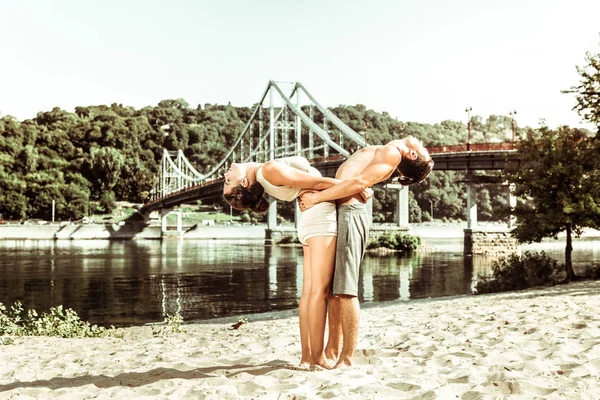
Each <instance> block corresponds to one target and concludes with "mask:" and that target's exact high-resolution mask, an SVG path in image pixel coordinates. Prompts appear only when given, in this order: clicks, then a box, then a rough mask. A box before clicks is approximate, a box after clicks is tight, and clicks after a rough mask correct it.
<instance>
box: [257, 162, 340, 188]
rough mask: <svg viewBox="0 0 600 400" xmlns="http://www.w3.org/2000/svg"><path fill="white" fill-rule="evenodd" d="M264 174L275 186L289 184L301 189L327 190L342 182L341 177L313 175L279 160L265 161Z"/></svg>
mask: <svg viewBox="0 0 600 400" xmlns="http://www.w3.org/2000/svg"><path fill="white" fill-rule="evenodd" d="M262 174H263V176H264V178H265V179H266V180H268V181H269V182H270V183H271V184H273V185H275V186H289V187H295V188H299V189H312V190H325V189H327V188H330V187H331V186H333V185H335V184H336V183H339V182H341V180H339V179H334V178H327V177H323V176H315V175H311V174H309V173H308V172H304V171H301V170H299V169H296V168H292V167H290V166H289V165H287V164H285V163H282V162H277V161H269V162H267V163H265V165H264V166H263V167H262Z"/></svg>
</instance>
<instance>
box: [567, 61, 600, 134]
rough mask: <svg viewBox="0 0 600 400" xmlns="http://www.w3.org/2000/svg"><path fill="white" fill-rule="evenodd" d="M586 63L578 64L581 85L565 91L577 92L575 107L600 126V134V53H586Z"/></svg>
mask: <svg viewBox="0 0 600 400" xmlns="http://www.w3.org/2000/svg"><path fill="white" fill-rule="evenodd" d="M585 61H586V65H585V66H583V67H579V66H577V67H576V68H577V73H578V74H579V75H580V76H581V80H580V81H579V85H577V86H573V87H571V89H570V90H565V91H563V93H575V94H576V95H575V99H576V101H577V105H575V107H573V109H574V110H576V111H577V113H578V114H579V115H581V117H582V118H583V119H585V120H586V121H589V122H591V123H592V124H595V125H596V126H597V127H598V134H599V135H600V53H596V54H592V53H590V52H587V53H586V55H585Z"/></svg>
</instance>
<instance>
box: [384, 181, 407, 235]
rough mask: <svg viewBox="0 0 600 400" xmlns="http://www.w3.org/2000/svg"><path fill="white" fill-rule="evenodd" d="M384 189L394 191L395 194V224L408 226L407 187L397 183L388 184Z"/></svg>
mask: <svg viewBox="0 0 600 400" xmlns="http://www.w3.org/2000/svg"><path fill="white" fill-rule="evenodd" d="M385 188H386V189H394V190H396V191H397V193H396V224H397V225H398V226H408V225H409V223H408V187H406V186H402V185H400V184H398V183H388V184H387V185H385Z"/></svg>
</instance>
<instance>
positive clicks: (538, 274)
mask: <svg viewBox="0 0 600 400" xmlns="http://www.w3.org/2000/svg"><path fill="white" fill-rule="evenodd" d="M563 272H564V266H563V265H561V266H559V265H558V263H557V261H556V260H554V259H553V258H551V257H548V256H547V255H546V254H545V253H544V252H543V251H542V252H541V253H530V252H528V251H527V252H525V253H524V254H523V255H522V256H520V255H518V254H511V255H509V256H508V257H502V258H500V259H499V260H497V261H495V262H494V264H493V266H492V275H491V276H489V277H485V276H484V277H479V280H478V281H477V285H476V287H475V289H476V291H477V294H483V293H496V292H507V291H511V290H522V289H527V288H530V287H534V286H542V285H554V284H557V283H558V282H559V281H560V280H562V279H561V276H562V275H563Z"/></svg>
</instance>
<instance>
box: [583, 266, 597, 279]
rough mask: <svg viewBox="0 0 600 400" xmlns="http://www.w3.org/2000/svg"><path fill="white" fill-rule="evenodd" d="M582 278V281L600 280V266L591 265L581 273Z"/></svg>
mask: <svg viewBox="0 0 600 400" xmlns="http://www.w3.org/2000/svg"><path fill="white" fill-rule="evenodd" d="M582 277H583V279H592V280H598V279H600V264H593V265H590V266H588V267H586V269H585V271H583V274H582Z"/></svg>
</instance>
